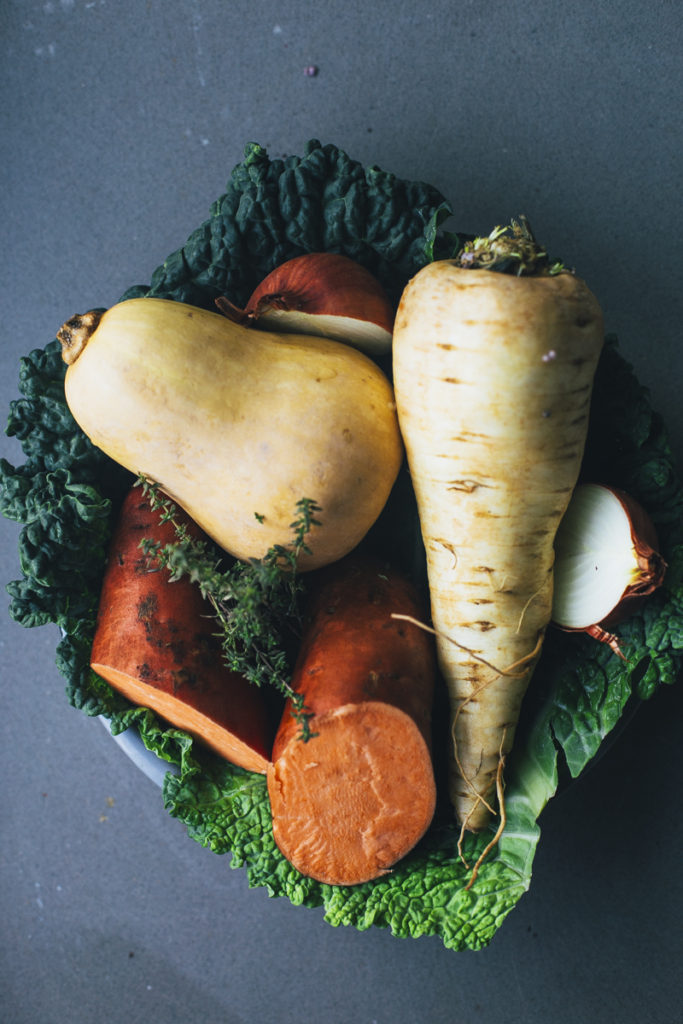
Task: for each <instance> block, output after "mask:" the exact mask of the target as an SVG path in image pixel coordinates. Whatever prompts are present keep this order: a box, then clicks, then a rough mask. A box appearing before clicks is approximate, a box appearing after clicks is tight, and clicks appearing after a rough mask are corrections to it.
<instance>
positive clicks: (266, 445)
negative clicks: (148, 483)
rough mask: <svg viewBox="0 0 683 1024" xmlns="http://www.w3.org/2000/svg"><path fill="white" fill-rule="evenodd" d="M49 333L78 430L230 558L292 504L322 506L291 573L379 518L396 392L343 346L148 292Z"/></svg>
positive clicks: (259, 544) (397, 459) (275, 534)
mask: <svg viewBox="0 0 683 1024" xmlns="http://www.w3.org/2000/svg"><path fill="white" fill-rule="evenodd" d="M58 336H59V338H60V341H61V343H62V346H63V356H64V359H65V360H66V362H67V363H68V368H67V371H66V380H65V391H66V398H67V402H68V404H69V408H70V410H71V412H72V414H73V416H74V418H75V419H76V421H77V423H78V424H79V426H80V427H81V429H82V430H83V431H84V432H85V433H86V434H87V435H88V436H89V437H90V439H91V440H92V441H93V443H94V444H96V445H97V446H98V447H99V448H101V449H103V450H104V451H105V452H106V453H107V454H108V455H109V456H111V458H113V459H114V460H115V461H117V462H119V463H121V464H122V465H123V466H125V467H126V468H127V469H130V470H131V471H132V472H133V473H135V474H136V475H142V476H145V477H147V478H148V479H150V480H152V481H154V482H156V483H157V484H158V485H159V487H160V488H161V489H162V490H163V491H165V492H166V493H167V494H168V495H169V497H171V498H172V499H173V501H175V502H176V503H177V504H178V505H180V506H181V507H183V508H184V509H185V511H186V512H187V513H188V514H189V515H190V516H191V518H192V519H193V520H194V521H195V522H196V523H198V524H199V526H200V527H201V528H202V529H203V530H204V531H205V532H206V533H207V534H209V536H210V537H211V538H212V539H213V540H215V541H216V543H218V544H219V545H220V546H221V547H223V548H224V549H225V550H227V551H229V552H230V553H231V554H233V555H235V556H236V557H237V558H241V559H249V558H261V557H262V556H263V555H264V554H265V553H266V552H267V551H268V550H269V549H270V548H273V547H275V546H276V545H284V546H287V545H289V544H290V542H291V526H290V524H291V514H292V509H293V508H294V507H295V505H296V503H297V502H298V501H300V500H301V499H302V498H307V499H310V500H311V501H315V502H317V504H318V505H319V506H320V508H321V510H322V512H321V516H320V521H321V524H320V525H318V526H316V527H315V528H314V530H313V532H312V535H311V537H310V538H309V541H310V548H311V551H312V554H306V553H304V554H302V556H301V559H300V565H299V568H301V569H302V570H303V569H313V568H317V567H320V566H322V565H326V564H329V563H330V562H333V561H336V560H337V559H339V558H342V557H343V556H344V555H345V554H348V552H350V551H351V550H353V548H355V547H356V545H357V544H358V543H359V542H360V541H361V540H362V539H363V537H364V536H365V534H366V533H367V531H368V530H369V528H370V527H371V526H372V524H373V523H374V522H375V520H376V519H377V517H378V515H379V513H380V512H381V510H382V508H383V506H384V504H385V502H386V500H387V498H388V496H389V493H390V491H391V488H392V487H393V484H394V481H395V479H396V476H397V474H398V470H399V468H400V465H401V463H402V460H403V447H402V443H401V438H400V434H399V431H398V424H397V420H396V411H395V405H394V396H393V391H392V388H391V385H390V384H389V381H388V380H387V378H386V376H385V375H384V374H383V373H382V372H381V371H380V370H379V368H378V367H377V366H376V365H375V364H374V363H373V362H372V360H370V359H369V358H368V357H367V356H365V355H363V354H362V353H361V352H358V351H356V350H355V349H354V348H351V347H350V346H349V345H343V344H340V343H339V342H335V341H329V340H327V339H323V338H313V337H305V338H303V337H301V336H299V335H293V334H288V335H273V334H270V333H268V332H265V331H251V330H249V329H248V328H246V327H241V326H239V325H238V324H234V323H232V322H231V321H230V320H228V319H227V318H226V317H224V316H221V315H220V314H219V313H211V312H207V311H206V310H203V309H198V308H196V307H194V306H189V305H185V304H183V303H179V302H171V301H168V300H165V299H154V298H140V299H129V300H128V301H126V302H121V303H119V304H118V305H116V306H112V308H111V309H109V310H107V312H105V313H104V314H103V315H102V316H101V317H100V316H99V315H98V314H96V313H92V314H88V315H87V316H85V317H75V318H73V319H72V320H71V321H69V322H67V323H66V324H65V325H64V326H63V327H62V329H61V330H60V332H59V335H58Z"/></svg>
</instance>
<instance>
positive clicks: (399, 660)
mask: <svg viewBox="0 0 683 1024" xmlns="http://www.w3.org/2000/svg"><path fill="white" fill-rule="evenodd" d="M392 613H402V614H404V615H407V616H416V617H417V616H420V615H424V609H423V608H422V607H421V602H420V601H419V600H418V598H417V596H416V593H415V591H414V590H413V587H412V586H411V584H409V583H408V581H407V580H406V579H405V578H403V577H402V576H400V575H399V574H397V573H396V572H395V571H391V570H388V571H385V570H384V569H380V568H379V567H377V566H374V565H369V564H367V563H362V562H359V561H356V560H355V559H353V560H346V561H344V562H342V563H340V564H339V565H337V566H334V567H331V568H330V569H329V570H327V571H326V573H325V574H324V576H323V578H322V579H321V581H320V582H319V584H318V586H317V587H316V589H315V593H314V597H313V603H312V606H311V610H310V613H309V617H308V620H307V628H306V632H305V635H304V640H303V644H302V649H301V653H300V656H299V659H298V662H297V665H296V669H295V672H294V678H293V683H292V685H293V687H294V689H295V690H297V691H298V692H302V693H303V694H304V696H305V704H306V707H307V708H308V709H309V711H310V712H311V715H312V717H311V719H310V729H311V732H312V734H313V735H312V737H311V739H309V740H308V741H306V742H304V741H303V740H302V739H301V738H300V737H299V734H298V726H297V723H296V722H295V721H294V719H293V718H292V715H291V713H290V709H289V708H287V709H286V710H285V713H284V715H283V718H282V722H281V725H280V727H279V730H278V732H277V735H276V739H275V743H274V746H273V763H272V765H271V766H270V767H269V769H268V775H267V778H268V793H269V796H270V801H271V809H272V817H273V834H274V836H275V841H276V843H277V845H278V846H279V848H280V850H281V851H282V853H283V854H284V856H285V857H286V858H287V859H288V860H289V861H290V862H291V863H292V864H293V865H294V866H295V867H296V868H298V870H299V871H301V872H302V873H303V874H304V875H308V876H310V877H312V878H316V879H318V880H319V881H323V882H328V883H329V884H337V885H354V884H357V883H360V882H365V881H368V880H370V879H372V878H377V877H378V876H380V875H382V874H384V873H386V872H387V871H388V870H389V869H390V868H391V866H392V865H393V864H395V863H396V862H397V861H398V860H399V859H400V858H401V857H403V856H404V855H405V854H406V853H408V851H409V850H410V849H412V848H413V846H414V845H415V844H416V843H417V842H418V840H419V839H420V838H421V837H422V835H423V834H424V832H425V831H426V830H427V828H428V826H429V824H430V822H431V819H432V816H433V814H434V807H435V800H436V788H435V782H434V772H433V768H432V762H431V753H430V751H431V724H430V723H431V707H432V698H433V687H434V676H435V659H434V650H433V640H432V638H431V637H429V636H428V635H427V634H425V633H424V632H423V631H422V630H421V629H420V628H419V627H417V626H415V625H413V624H411V623H409V622H405V621H399V620H396V619H393V618H392Z"/></svg>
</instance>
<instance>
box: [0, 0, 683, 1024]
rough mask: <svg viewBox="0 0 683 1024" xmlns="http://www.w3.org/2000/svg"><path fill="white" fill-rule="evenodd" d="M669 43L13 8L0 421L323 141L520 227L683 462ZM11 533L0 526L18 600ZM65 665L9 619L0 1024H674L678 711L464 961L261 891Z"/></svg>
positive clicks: (500, 16)
mask: <svg viewBox="0 0 683 1024" xmlns="http://www.w3.org/2000/svg"><path fill="white" fill-rule="evenodd" d="M681 28H682V19H681V8H680V5H678V4H677V3H675V2H666V0H656V2H651V3H648V4H640V3H636V2H627V0H622V2H615V0H607V2H603V3H602V4H599V5H598V4H591V3H579V4H569V5H568V4H566V3H565V2H559V0H545V2H531V3H529V2H527V3H525V4H522V3H519V2H517V0H508V2H496V0H489V2H486V0H485V2H482V0H479V2H470V0H457V2H454V0H450V2H445V0H431V2H425V3H422V4H416V3H408V2H402V0H389V2H381V3H379V4H376V5H374V6H371V5H368V4H367V3H360V2H358V0H347V2H345V3H343V4H342V3H338V4H335V3H325V2H320V3H315V4H313V3H305V2H302V0H299V2H293V0H287V2H282V3H260V2H258V0H249V2H247V0H231V2H228V0H224V2H221V0H186V2H182V0H175V2H174V0H165V2H163V0H146V2H144V3H143V2H142V0H116V2H115V0H91V2H84V0H50V2H44V0H35V2H34V0H4V2H3V3H2V5H1V6H0V81H1V82H2V86H1V89H2V91H1V94H0V96H1V100H2V102H1V103H0V125H1V129H0V130H1V136H0V138H1V144H2V154H3V160H2V181H3V188H2V190H1V192H0V203H1V204H2V211H1V219H0V225H1V226H2V255H3V272H2V290H3V298H2V302H3V315H2V321H1V323H0V330H1V332H2V335H1V340H0V388H1V396H0V397H1V401H0V406H1V407H2V409H3V410H6V409H7V406H8V403H9V401H10V400H11V399H12V398H14V397H16V396H17V386H16V381H17V363H18V359H19V357H20V356H21V355H22V354H24V353H26V352H28V351H29V350H30V349H32V348H34V347H42V346H43V345H44V344H46V343H47V342H48V341H49V340H50V339H51V338H53V337H54V334H55V331H56V329H57V327H58V326H59V325H60V324H61V323H62V321H63V320H64V319H66V318H67V317H68V316H70V315H71V314H72V313H73V312H75V311H76V310H82V309H86V308H91V307H95V306H107V305H110V304H111V303H113V302H114V301H116V300H117V298H118V297H119V296H120V295H121V294H122V292H123V291H124V290H125V289H126V288H127V287H128V286H129V285H131V284H134V283H138V282H143V283H144V282H147V281H148V280H149V276H150V273H151V271H152V270H153V269H154V268H155V267H156V266H157V264H158V263H159V262H160V261H161V260H162V259H163V258H164V257H165V256H166V255H167V254H168V253H170V252H171V251H173V250H174V249H176V248H177V247H178V246H179V245H181V244H182V243H183V242H184V241H185V239H186V237H187V236H188V234H189V233H190V232H191V231H192V230H193V229H194V228H195V227H196V226H197V225H198V224H199V223H200V222H201V221H202V220H203V219H204V218H205V217H206V216H207V214H208V209H209V206H210V203H211V202H212V201H213V199H215V198H216V197H217V196H218V195H220V194H221V193H222V191H223V189H224V186H225V183H226V181H227V178H228V175H229V173H230V171H231V169H232V167H233V166H234V164H235V163H237V162H238V161H239V160H240V159H241V158H242V154H243V149H244V145H245V143H247V142H249V141H256V142H259V143H261V144H262V145H264V146H265V147H266V148H267V149H268V151H269V153H270V155H271V156H279V155H284V154H286V153H293V154H300V153H301V152H302V151H303V146H304V144H305V142H306V141H307V140H308V139H309V138H319V139H321V141H323V142H334V143H336V144H337V145H339V146H340V147H342V148H344V149H346V151H347V152H348V153H349V154H350V155H351V156H352V157H353V158H354V159H357V160H360V161H362V162H363V163H366V164H370V163H377V164H379V165H380V166H382V167H383V168H384V169H386V170H390V171H393V172H394V173H396V174H398V175H399V176H401V177H404V178H412V179H422V180H425V181H428V182H430V183H432V184H434V185H436V186H438V187H439V188H440V189H441V190H442V191H443V192H444V193H445V195H446V196H448V198H449V199H450V200H451V202H452V203H453V205H454V208H455V213H456V217H455V219H456V221H457V226H458V227H459V228H461V229H462V230H465V231H478V232H482V231H485V230H488V229H489V228H490V227H491V226H493V225H494V224H496V223H499V222H501V221H503V220H505V219H507V218H509V217H510V216H514V215H516V214H517V213H519V212H526V213H527V215H528V216H529V217H530V219H531V222H532V224H533V225H534V228H535V230H536V232H537V234H538V236H539V237H540V238H542V239H544V240H546V241H547V242H548V243H550V244H551V246H552V249H553V251H555V252H557V253H560V254H561V255H562V256H563V257H564V259H565V260H566V261H567V262H568V263H571V264H573V265H576V266H577V267H580V269H581V273H582V275H583V276H584V277H585V278H587V280H588V281H589V283H590V285H591V286H592V288H593V290H594V291H595V292H596V294H597V295H598V296H599V298H600V300H601V302H602V304H603V307H604V311H605V318H606V324H607V327H608V329H609V330H611V331H616V332H617V333H618V335H619V337H620V341H621V349H622V352H623V353H624V354H625V355H626V356H627V358H628V359H629V360H630V361H631V362H633V364H634V365H635V367H636V370H637V373H638V376H639V377H640V379H641V380H642V381H643V382H644V383H645V384H647V385H648V387H649V388H650V391H651V395H652V400H653V404H654V405H655V406H656V408H658V410H659V411H660V412H662V413H663V415H664V416H665V418H666V420H667V422H668V424H669V427H670V432H671V437H672V441H673V444H674V447H675V450H676V451H677V452H680V453H681V454H682V455H683V409H682V406H683V403H682V402H681V398H680V386H681V369H682V364H681V358H682V357H681V348H680V324H681V321H682V316H681V313H682V311H681V299H680V296H681V292H682V291H683V289H682V288H681V283H682V282H681V276H680V268H681V265H682V260H681V255H682V254H681V235H680V213H681V209H680V197H681V172H680V167H681V161H680V157H681V123H680V99H681V74H680V71H681V62H680V54H681V43H682V42H683V39H682V36H683V33H682V31H681ZM309 65H316V66H317V67H318V68H319V72H318V74H317V75H316V76H315V77H308V76H306V75H305V74H304V68H305V67H307V66H309ZM2 416H3V418H4V416H5V413H2ZM0 454H1V455H3V456H4V457H6V458H8V459H10V461H15V462H16V461H21V456H20V452H19V450H18V446H17V445H16V444H15V443H14V442H13V441H11V440H10V439H8V438H6V437H5V436H4V435H3V436H2V437H1V438H0ZM17 533H18V528H17V527H15V525H14V524H12V523H9V522H7V521H2V522H0V544H1V548H0V555H1V560H0V580H2V581H7V580H10V579H14V578H16V577H17V575H18V560H17V554H16V539H17ZM5 604H6V602H3V609H4V607H5ZM56 641H57V636H56V632H55V631H54V630H53V629H51V628H48V627H45V628H42V629H39V630H34V631H31V632H27V631H25V630H23V629H22V628H20V627H19V626H17V625H15V624H14V623H13V622H11V621H10V620H9V618H8V616H7V615H6V612H5V611H4V610H2V609H0V659H1V660H0V665H1V673H2V688H1V690H0V694H1V698H0V699H1V705H0V707H1V711H0V736H1V744H0V758H1V762H0V765H1V769H2V779H3V785H2V812H1V814H0V830H1V837H0V886H1V888H0V958H1V959H0V1017H1V1018H2V1019H3V1020H4V1021H6V1022H7V1024H53V1022H54V1024H58V1022H59V1024H61V1022H64V1021H75V1022H78V1024H79V1022H84V1024H85V1022H91V1021H92V1022H99V1021H107V1022H108V1024H118V1022H126V1024H138V1022H143V1021H144V1022H147V1024H157V1022H158V1024H173V1022H184V1024H194V1022H207V1024H208V1022H211V1024H213V1022H216V1024H252V1022H255V1021H259V1022H264V1024H289V1022H294V1021H307V1022H311V1024H337V1022H338V1024H375V1022H376V1024H437V1022H449V1024H450V1022H453V1024H455V1022H458V1024H460V1022H463V1024H469V1022H476V1021H480V1020H481V1021H483V1020H488V1021H492V1020H493V1021H496V1022H498V1024H513V1022H519V1021H524V1022H534V1024H535V1022H547V1021H553V1022H554V1024H565V1022H566V1024H569V1022H571V1024H584V1022H586V1024H588V1022H590V1024H596V1022H598V1024H611V1022H620V1024H630V1022H636V1021H637V1022H640V1021H643V1020H647V1021H648V1022H651V1024H677V1022H680V1021H681V1020H682V1019H683V1017H682V1012H683V1011H682V1010H681V996H682V994H683V993H682V991H681V987H682V986H681V953H683V943H682V941H681V911H682V909H683V891H682V888H681V875H682V873H681V850H682V849H683V836H682V835H681V818H682V815H681V812H680V794H681V792H683V787H682V782H683V779H682V768H681V764H682V760H683V759H681V757H680V750H679V748H680V722H681V712H682V711H683V700H682V696H681V687H680V685H679V686H678V687H673V688H670V689H668V690H666V691H663V692H661V693H660V694H659V695H658V696H657V697H656V699H655V700H654V701H653V702H652V703H650V704H648V705H645V706H644V707H643V708H642V710H641V711H640V712H639V714H638V715H637V716H636V718H635V719H634V720H633V721H632V723H631V724H630V726H629V727H628V729H627V730H626V732H625V733H624V734H623V735H622V736H621V737H620V739H619V741H618V742H617V743H616V745H615V746H614V747H613V748H612V749H611V751H610V752H609V754H608V755H607V756H605V757H604V758H603V759H602V761H601V762H600V763H599V764H598V765H597V766H596V767H595V768H594V769H593V770H591V771H590V772H589V773H588V774H587V775H586V776H585V778H583V779H582V780H581V781H580V782H578V783H577V784H575V785H574V786H573V787H572V788H571V789H570V790H568V791H567V792H566V793H565V794H564V795H563V796H562V797H561V798H559V799H557V800H556V801H554V802H553V803H551V804H550V805H549V807H548V809H547V810H546V812H545V813H544V815H543V817H542V822H541V823H542V827H543V835H542V840H541V844H540V847H539V852H538V856H537V859H536V867H535V872H534V879H533V884H532V888H531V891H530V892H529V893H528V894H527V895H526V896H525V897H524V898H523V899H522V901H521V903H520V904H519V905H518V907H517V908H516V909H515V911H514V912H513V913H512V914H511V916H510V917H509V918H508V919H507V922H506V923H505V924H504V926H503V928H502V930H501V931H500V932H499V933H498V935H497V937H496V938H495V939H494V941H493V943H492V945H491V946H490V947H489V948H488V949H486V950H484V951H482V952H478V953H462V954H456V953H452V952H448V951H446V950H445V949H444V948H443V946H442V945H441V943H440V941H439V940H438V939H429V938H425V939H420V940H398V939H395V938H393V937H392V936H391V935H390V934H389V933H388V932H386V931H380V930H377V929H375V930H372V931H369V932H365V933H359V932H357V931H355V930H351V929H333V928H331V927H330V926H329V925H327V924H325V923H324V921H323V919H322V911H315V910H306V909H301V908H296V907H292V906H290V905H289V904H288V903H285V902H284V901H282V900H271V899H269V898H268V897H267V895H266V893H265V892H264V891H263V890H261V889H255V890H249V889H248V887H247V884H246V879H245V876H244V874H243V872H242V871H240V870H235V871H233V870H231V869H230V867H229V863H228V860H227V858H221V857H217V856H215V855H213V854H211V853H209V852H208V851H206V850H204V849H202V848H201V847H200V846H198V845H197V844H196V843H194V842H193V841H192V840H190V839H189V838H188V837H187V835H186V833H185V830H184V828H183V827H182V826H181V825H180V824H179V823H178V822H176V821H174V820H172V819H171V818H169V817H168V815H167V814H166V812H165V811H164V809H163V807H162V804H161V798H160V792H159V790H158V789H157V787H156V786H155V785H154V784H153V783H152V782H151V781H149V780H148V779H147V778H146V777H145V776H143V775H142V773H141V772H140V771H139V770H138V769H137V768H136V767H135V766H134V765H133V764H132V762H131V761H129V760H128V758H127V757H126V756H125V755H124V754H123V753H122V752H121V750H120V749H119V747H118V746H117V745H116V744H115V743H114V742H113V741H112V740H111V738H110V737H109V736H108V734H107V732H106V731H105V730H104V729H103V728H102V726H101V725H100V724H99V723H98V722H97V721H93V720H91V719H88V718H86V717H85V716H84V715H82V714H80V713H79V712H77V711H75V710H73V709H71V708H70V707H69V706H68V703H67V702H66V698H65V696H64V684H63V680H62V678H61V677H60V676H59V675H58V673H57V671H56V669H55V667H54V648H55V644H56Z"/></svg>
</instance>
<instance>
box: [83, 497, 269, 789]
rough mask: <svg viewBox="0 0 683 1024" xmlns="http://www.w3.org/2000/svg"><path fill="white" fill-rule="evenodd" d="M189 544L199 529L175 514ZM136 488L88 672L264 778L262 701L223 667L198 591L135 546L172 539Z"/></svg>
mask: <svg viewBox="0 0 683 1024" xmlns="http://www.w3.org/2000/svg"><path fill="white" fill-rule="evenodd" d="M178 518H179V519H181V520H182V521H183V522H185V524H186V525H187V527H188V529H189V530H190V531H191V532H193V533H194V535H195V536H196V537H201V536H202V534H201V531H199V529H198V527H196V526H195V525H194V524H193V523H192V522H191V521H190V520H189V519H188V518H187V517H186V516H185V515H184V514H183V513H179V517H178ZM175 536H176V535H175V530H174V527H173V525H172V524H171V523H168V522H167V523H162V522H161V521H160V514H159V512H156V511H153V510H152V508H151V507H150V504H149V502H148V500H147V498H146V497H145V496H144V494H143V492H142V489H141V488H140V487H137V486H136V487H134V488H133V489H132V490H131V491H130V492H129V494H128V495H127V497H126V499H125V501H124V504H123V506H122V509H121V513H120V516H119V520H118V524H117V527H116V529H115V531H114V535H113V537H112V541H111V546H110V552H109V559H108V563H107V568H106V570H105V576H104V581H103V585H102V590H101V594H100V603H99V610H98V619H97V626H96V631H95V637H94V641H93V646H92V651H91V666H92V668H93V670H94V671H95V672H97V674H98V675H100V676H101V677H102V678H103V679H106V680H107V682H109V683H110V684H111V685H112V686H113V687H114V688H115V689H116V690H118V691H119V692H120V693H122V694H123V695H124V696H125V697H127V698H128V699H129V700H130V701H132V702H133V703H134V704H138V705H142V706H144V707H149V708H151V709H152V710H153V711H155V712H156V713H157V714H158V715H160V716H161V717H162V718H163V719H165V720H166V721H167V722H169V723H170V724H171V725H173V726H175V727H176V728H179V729H183V730H185V731H186V732H188V733H190V734H191V735H193V736H194V737H195V738H196V739H198V740H200V741H201V742H202V743H204V744H206V745H207V746H208V747H209V748H211V749H212V750H213V751H215V752H216V753H217V754H219V755H220V756H221V757H224V758H226V759H227V760H229V761H230V762H232V763H233V764H235V765H238V766H239V767H241V768H245V769H247V770H248V771H253V772H259V773H261V774H264V773H265V771H266V769H267V766H268V763H269V760H270V750H271V741H272V735H271V727H270V721H269V716H268V712H267V708H266V704H265V700H264V698H263V694H262V693H261V691H260V690H258V689H257V688H256V687H255V686H252V685H251V684H250V683H248V682H247V681H246V679H244V678H243V677H242V676H241V675H239V674H237V673H235V672H232V671H230V669H229V668H228V667H227V666H226V665H225V663H224V661H223V658H222V653H221V650H220V645H219V643H218V641H217V639H216V637H215V635H214V634H215V631H216V627H215V622H214V619H213V618H212V616H211V609H210V607H209V605H208V604H207V603H206V602H205V600H204V599H203V598H202V596H201V594H200V592H199V588H198V587H197V586H196V585H195V584H194V583H192V582H190V581H189V580H188V579H186V578H182V579H179V580H176V581H174V582H170V580H169V572H168V570H166V569H161V568H159V569H154V568H153V567H151V566H150V561H149V559H148V558H147V557H146V556H145V554H144V553H143V551H142V550H141V548H140V542H141V540H143V538H145V539H150V540H154V541H157V542H159V543H161V544H168V543H172V542H173V541H174V540H175Z"/></svg>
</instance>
